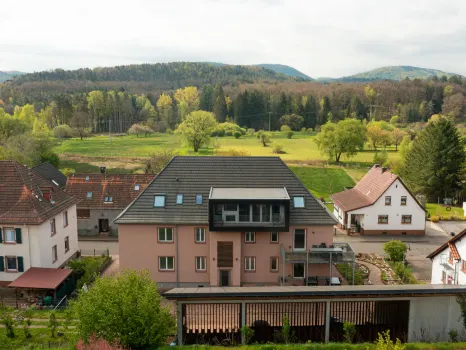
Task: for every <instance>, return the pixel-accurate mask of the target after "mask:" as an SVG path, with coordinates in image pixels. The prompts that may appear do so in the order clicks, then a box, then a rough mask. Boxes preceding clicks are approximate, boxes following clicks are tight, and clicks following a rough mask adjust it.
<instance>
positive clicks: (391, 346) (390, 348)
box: [375, 330, 405, 350]
mask: <svg viewBox="0 0 466 350" xmlns="http://www.w3.org/2000/svg"><path fill="white" fill-rule="evenodd" d="M404 349H405V347H404V346H403V344H401V341H400V339H396V343H393V341H392V340H391V338H390V331H389V330H387V331H386V332H384V333H379V337H378V338H377V341H376V342H375V350H404Z"/></svg>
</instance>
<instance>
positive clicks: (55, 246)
mask: <svg viewBox="0 0 466 350" xmlns="http://www.w3.org/2000/svg"><path fill="white" fill-rule="evenodd" d="M57 260H58V251H57V245H54V246H53V247H52V262H55V261H57Z"/></svg>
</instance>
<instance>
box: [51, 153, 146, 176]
mask: <svg viewBox="0 0 466 350" xmlns="http://www.w3.org/2000/svg"><path fill="white" fill-rule="evenodd" d="M59 157H60V159H63V160H69V161H74V162H77V163H87V164H90V165H93V166H96V167H101V166H105V167H107V168H108V169H116V168H118V169H127V170H131V171H133V172H140V173H143V172H144V159H142V158H123V157H119V158H117V157H87V156H76V155H67V154H60V155H59ZM139 170H140V171H139Z"/></svg>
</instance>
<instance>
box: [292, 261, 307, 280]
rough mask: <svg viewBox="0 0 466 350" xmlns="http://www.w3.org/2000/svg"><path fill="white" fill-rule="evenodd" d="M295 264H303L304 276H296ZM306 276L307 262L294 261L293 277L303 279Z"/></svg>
mask: <svg viewBox="0 0 466 350" xmlns="http://www.w3.org/2000/svg"><path fill="white" fill-rule="evenodd" d="M295 265H303V275H302V276H295V274H294V266H295ZM304 276H306V264H305V263H293V278H296V279H302V278H304Z"/></svg>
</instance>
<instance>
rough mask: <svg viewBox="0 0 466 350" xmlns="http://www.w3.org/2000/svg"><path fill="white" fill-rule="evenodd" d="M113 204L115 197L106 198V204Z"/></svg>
mask: <svg viewBox="0 0 466 350" xmlns="http://www.w3.org/2000/svg"><path fill="white" fill-rule="evenodd" d="M112 202H113V197H112V196H106V197H105V198H104V203H112Z"/></svg>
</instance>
